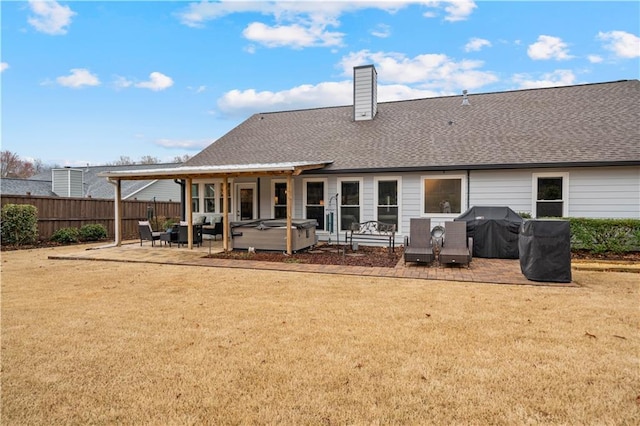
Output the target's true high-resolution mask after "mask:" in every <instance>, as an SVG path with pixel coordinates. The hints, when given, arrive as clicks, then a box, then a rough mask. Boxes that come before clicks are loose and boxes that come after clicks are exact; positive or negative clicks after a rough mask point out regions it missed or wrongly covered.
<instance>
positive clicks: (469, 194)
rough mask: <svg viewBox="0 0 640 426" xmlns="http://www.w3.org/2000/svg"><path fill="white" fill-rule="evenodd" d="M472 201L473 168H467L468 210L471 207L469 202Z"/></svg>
mask: <svg viewBox="0 0 640 426" xmlns="http://www.w3.org/2000/svg"><path fill="white" fill-rule="evenodd" d="M470 201H471V170H469V169H467V210H468V209H470V208H471V206H470V205H469V202H470Z"/></svg>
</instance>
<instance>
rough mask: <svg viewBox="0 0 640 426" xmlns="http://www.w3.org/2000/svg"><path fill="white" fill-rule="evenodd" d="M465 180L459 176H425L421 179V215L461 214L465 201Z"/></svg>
mask: <svg viewBox="0 0 640 426" xmlns="http://www.w3.org/2000/svg"><path fill="white" fill-rule="evenodd" d="M465 185H466V178H465V177H464V176H461V175H442V176H425V177H423V179H422V213H423V214H426V215H447V214H452V215H453V214H455V215H458V214H460V213H462V211H463V208H464V207H465V204H466V200H465V196H466V195H465V194H466V188H465Z"/></svg>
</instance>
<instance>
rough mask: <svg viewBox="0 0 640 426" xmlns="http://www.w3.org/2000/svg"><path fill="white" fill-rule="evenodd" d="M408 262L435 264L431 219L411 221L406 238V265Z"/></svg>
mask: <svg viewBox="0 0 640 426" xmlns="http://www.w3.org/2000/svg"><path fill="white" fill-rule="evenodd" d="M407 262H416V263H431V262H433V240H432V238H431V219H426V218H411V219H410V222H409V235H408V236H405V237H404V263H405V264H406V263H407Z"/></svg>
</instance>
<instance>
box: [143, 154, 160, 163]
mask: <svg viewBox="0 0 640 426" xmlns="http://www.w3.org/2000/svg"><path fill="white" fill-rule="evenodd" d="M159 162H160V160H158V158H157V157H152V156H151V155H145V156H143V157H142V158H141V159H140V164H158V163H159Z"/></svg>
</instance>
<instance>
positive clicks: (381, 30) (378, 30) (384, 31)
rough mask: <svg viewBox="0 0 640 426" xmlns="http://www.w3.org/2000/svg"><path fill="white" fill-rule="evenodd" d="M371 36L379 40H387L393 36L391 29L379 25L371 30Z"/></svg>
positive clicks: (384, 25)
mask: <svg viewBox="0 0 640 426" xmlns="http://www.w3.org/2000/svg"><path fill="white" fill-rule="evenodd" d="M371 35H372V36H374V37H379V38H387V37H389V36H390V35H391V27H389V26H388V25H386V24H378V25H376V27H375V28H374V29H373V30H371Z"/></svg>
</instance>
